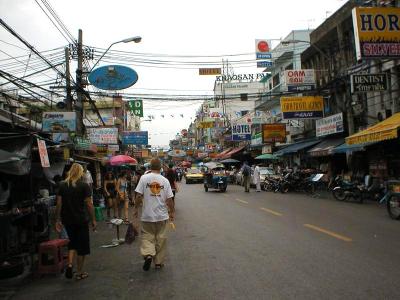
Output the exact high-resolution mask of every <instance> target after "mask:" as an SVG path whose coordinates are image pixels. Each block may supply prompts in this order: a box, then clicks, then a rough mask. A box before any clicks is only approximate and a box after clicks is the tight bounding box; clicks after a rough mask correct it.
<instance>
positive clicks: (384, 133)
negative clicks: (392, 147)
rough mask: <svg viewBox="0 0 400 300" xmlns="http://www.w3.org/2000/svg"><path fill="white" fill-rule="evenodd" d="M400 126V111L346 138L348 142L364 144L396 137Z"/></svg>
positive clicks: (350, 143) (349, 143)
mask: <svg viewBox="0 0 400 300" xmlns="http://www.w3.org/2000/svg"><path fill="white" fill-rule="evenodd" d="M399 127H400V113H397V114H394V115H393V116H391V117H390V118H387V119H386V120H383V121H382V122H379V123H378V124H375V125H373V126H371V127H369V128H367V129H365V130H362V131H360V132H357V133H356V134H353V135H351V136H349V137H347V138H346V144H348V145H354V144H362V143H369V142H380V141H384V140H390V139H396V138H397V137H398V128H399Z"/></svg>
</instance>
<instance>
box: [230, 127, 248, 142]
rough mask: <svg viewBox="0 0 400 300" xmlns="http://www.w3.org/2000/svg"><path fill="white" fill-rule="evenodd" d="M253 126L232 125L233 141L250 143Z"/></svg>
mask: <svg viewBox="0 0 400 300" xmlns="http://www.w3.org/2000/svg"><path fill="white" fill-rule="evenodd" d="M250 140H251V125H249V124H237V125H232V141H250Z"/></svg>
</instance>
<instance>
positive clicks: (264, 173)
mask: <svg viewBox="0 0 400 300" xmlns="http://www.w3.org/2000/svg"><path fill="white" fill-rule="evenodd" d="M259 168H260V182H263V181H264V180H265V178H266V177H276V176H277V175H276V173H275V171H274V169H272V168H268V167H259ZM250 184H251V185H256V183H255V181H254V173H253V172H252V174H251V180H250Z"/></svg>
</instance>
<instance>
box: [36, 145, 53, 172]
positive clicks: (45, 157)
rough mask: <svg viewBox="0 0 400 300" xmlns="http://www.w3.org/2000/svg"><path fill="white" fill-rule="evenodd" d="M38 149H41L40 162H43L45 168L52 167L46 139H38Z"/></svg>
mask: <svg viewBox="0 0 400 300" xmlns="http://www.w3.org/2000/svg"><path fill="white" fill-rule="evenodd" d="M37 144H38V149H39V156H40V163H41V164H42V167H43V168H49V167H50V161H49V155H48V154H47V148H46V142H45V141H44V140H39V139H37Z"/></svg>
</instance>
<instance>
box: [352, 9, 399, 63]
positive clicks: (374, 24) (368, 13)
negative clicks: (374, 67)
mask: <svg viewBox="0 0 400 300" xmlns="http://www.w3.org/2000/svg"><path fill="white" fill-rule="evenodd" d="M352 15H353V28H354V39H355V45H356V55H357V59H358V60H361V59H365V58H371V59H373V58H399V57H400V8H399V7H355V8H353V11H352Z"/></svg>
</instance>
